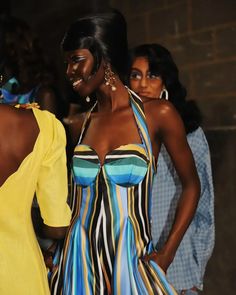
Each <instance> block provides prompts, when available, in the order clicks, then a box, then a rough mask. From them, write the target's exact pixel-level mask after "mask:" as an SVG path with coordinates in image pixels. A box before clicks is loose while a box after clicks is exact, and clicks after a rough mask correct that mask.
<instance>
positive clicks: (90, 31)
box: [61, 9, 128, 80]
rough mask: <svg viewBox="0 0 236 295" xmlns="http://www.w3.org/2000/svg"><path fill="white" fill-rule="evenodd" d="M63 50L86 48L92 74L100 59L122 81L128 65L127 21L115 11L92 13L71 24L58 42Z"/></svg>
mask: <svg viewBox="0 0 236 295" xmlns="http://www.w3.org/2000/svg"><path fill="white" fill-rule="evenodd" d="M61 46H62V49H63V50H64V51H72V50H76V49H88V50H89V51H90V52H91V53H92V55H93V56H94V60H95V62H94V72H96V71H97V69H98V68H99V66H100V64H101V60H102V59H104V60H105V62H108V63H110V65H111V67H112V70H113V71H114V72H115V73H117V74H118V75H119V77H120V78H121V80H124V75H125V73H126V71H127V62H128V42H127V28H126V21H125V19H124V17H123V15H122V14H121V13H120V12H119V11H118V10H114V9H113V10H110V11H108V12H103V13H93V14H89V15H86V16H83V17H81V18H79V19H77V20H76V21H75V22H74V23H72V24H71V25H70V27H69V28H68V30H67V32H66V33H65V36H64V38H63V40H62V43H61Z"/></svg>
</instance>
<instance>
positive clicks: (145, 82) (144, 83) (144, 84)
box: [140, 77, 147, 87]
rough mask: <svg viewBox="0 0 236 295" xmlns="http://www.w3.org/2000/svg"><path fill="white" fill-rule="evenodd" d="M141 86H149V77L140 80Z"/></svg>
mask: <svg viewBox="0 0 236 295" xmlns="http://www.w3.org/2000/svg"><path fill="white" fill-rule="evenodd" d="M140 86H141V87H147V78H146V77H142V79H141V80H140Z"/></svg>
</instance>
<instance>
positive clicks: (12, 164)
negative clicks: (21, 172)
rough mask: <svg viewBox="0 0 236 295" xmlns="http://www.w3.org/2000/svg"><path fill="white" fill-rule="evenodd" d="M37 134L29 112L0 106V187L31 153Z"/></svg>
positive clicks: (34, 122) (35, 124) (36, 127)
mask: <svg viewBox="0 0 236 295" xmlns="http://www.w3.org/2000/svg"><path fill="white" fill-rule="evenodd" d="M38 134H39V127H38V124H37V121H36V119H35V117H34V115H33V112H32V111H31V110H24V109H16V108H14V107H11V106H6V105H1V106H0V155H1V159H0V186H2V185H3V184H4V182H5V181H6V180H7V179H8V178H9V177H10V176H11V175H12V174H13V173H15V172H16V171H17V169H18V168H19V167H20V165H21V163H22V162H23V160H24V159H25V158H26V157H27V156H28V155H29V154H30V153H31V152H32V150H33V148H34V144H35V142H36V140H37V137H38Z"/></svg>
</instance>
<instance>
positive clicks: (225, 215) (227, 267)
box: [202, 127, 236, 295]
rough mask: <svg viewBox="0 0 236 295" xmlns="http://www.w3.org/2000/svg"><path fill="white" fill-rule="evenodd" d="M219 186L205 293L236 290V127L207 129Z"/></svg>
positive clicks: (216, 193) (215, 185)
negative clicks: (213, 238) (213, 239)
mask: <svg viewBox="0 0 236 295" xmlns="http://www.w3.org/2000/svg"><path fill="white" fill-rule="evenodd" d="M206 135H207V139H208V142H209V146H210V150H211V156H212V171H213V180H214V189H215V222H216V243H215V248H214V252H213V255H212V257H211V259H210V261H209V264H208V266H207V270H206V276H205V288H204V292H203V293H202V294H204V295H218V294H219V295H220V294H221V295H222V294H234V293H235V290H236V280H235V274H236V256H235V249H236V238H235V229H236V218H235V208H236V178H235V175H236V154H235V147H236V127H235V128H234V127H232V128H231V129H226V128H225V129H223V130H214V131H207V132H206Z"/></svg>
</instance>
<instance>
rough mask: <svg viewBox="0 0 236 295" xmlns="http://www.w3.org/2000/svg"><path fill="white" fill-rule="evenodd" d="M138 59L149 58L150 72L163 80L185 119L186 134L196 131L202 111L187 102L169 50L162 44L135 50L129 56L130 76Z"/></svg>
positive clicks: (195, 105)
mask: <svg viewBox="0 0 236 295" xmlns="http://www.w3.org/2000/svg"><path fill="white" fill-rule="evenodd" d="M137 57H145V58H147V60H148V64H149V70H150V72H151V73H152V74H155V75H158V76H160V77H161V78H162V80H163V83H164V85H165V87H166V89H167V91H168V94H169V100H170V102H171V103H173V105H174V106H175V108H176V109H177V111H178V112H179V114H180V115H181V117H182V119H183V122H184V125H185V129H186V133H189V132H192V131H194V130H196V129H197V128H198V127H199V125H200V123H201V121H202V116H201V113H200V110H199V108H198V106H197V104H196V103H195V101H193V100H191V101H187V100H186V95H187V91H186V89H185V87H184V86H183V85H182V83H181V82H180V80H179V70H178V68H177V65H176V64H175V62H174V60H173V58H172V56H171V53H170V52H169V50H167V49H166V48H165V47H163V46H162V45H160V44H143V45H139V46H137V47H135V48H133V49H132V50H130V54H129V70H128V74H129V76H130V71H131V67H132V64H133V62H134V60H135V59H136V58H137ZM129 76H128V77H129Z"/></svg>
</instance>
